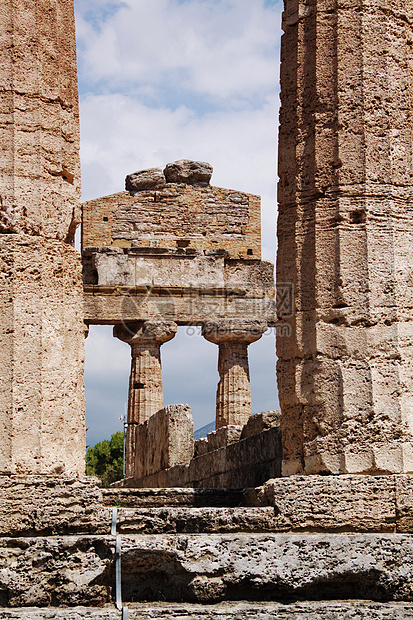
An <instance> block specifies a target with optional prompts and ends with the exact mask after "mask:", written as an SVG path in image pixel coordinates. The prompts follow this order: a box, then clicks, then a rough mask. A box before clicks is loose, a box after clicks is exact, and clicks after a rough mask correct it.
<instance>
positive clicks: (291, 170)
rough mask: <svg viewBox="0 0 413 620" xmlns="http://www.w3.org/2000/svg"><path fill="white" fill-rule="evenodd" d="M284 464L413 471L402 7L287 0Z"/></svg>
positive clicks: (405, 10)
mask: <svg viewBox="0 0 413 620" xmlns="http://www.w3.org/2000/svg"><path fill="white" fill-rule="evenodd" d="M283 30H284V34H283V37H282V54H281V55H282V66H281V101H282V105H281V114H280V141H279V174H280V184H279V218H278V256H277V281H278V282H280V283H281V284H282V286H285V285H287V286H288V285H290V286H293V288H294V296H295V308H296V311H295V314H294V316H293V317H292V318H289V319H286V321H289V323H290V326H291V333H292V336H291V337H290V338H289V337H285V336H284V337H279V338H277V353H278V358H279V362H278V383H279V393H280V404H281V409H282V419H281V430H282V437H283V454H284V463H283V474H284V475H288V474H297V473H308V474H311V473H333V474H339V473H391V472H394V473H398V472H412V471H413V435H412V430H413V398H412V394H413V364H412V359H413V357H412V353H413V268H412V248H413V217H412V204H413V202H412V178H413V177H412V172H413V169H412V162H413V148H412V147H413V141H412V126H413V125H412V109H413V97H412V92H413V91H412V48H411V41H412V39H413V4H412V3H411V2H402V1H401V0H380V1H379V0H361V1H358V2H352V1H347V0H338V1H337V0H322V1H321V0H309V1H308V0H285V12H284V14H283Z"/></svg>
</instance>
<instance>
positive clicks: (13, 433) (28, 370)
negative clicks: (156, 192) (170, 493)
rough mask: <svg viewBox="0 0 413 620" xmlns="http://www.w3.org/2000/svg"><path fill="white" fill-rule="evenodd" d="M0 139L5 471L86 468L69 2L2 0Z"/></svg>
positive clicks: (1, 461) (1, 447)
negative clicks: (75, 246) (76, 243)
mask: <svg viewBox="0 0 413 620" xmlns="http://www.w3.org/2000/svg"><path fill="white" fill-rule="evenodd" d="M0 147H1V148H0V233H1V234H0V317H1V320H0V436H1V442H0V474H10V473H11V474H15V473H21V474H56V473H62V474H63V473H64V474H69V475H73V474H75V475H84V472H85V461H84V458H85V449H86V430H85V419H84V388H83V362H84V324H83V287H82V272H81V262H80V256H79V253H78V252H76V251H75V249H74V247H73V246H72V244H73V240H74V233H75V230H76V226H77V225H78V224H79V223H80V219H81V205H80V160H79V113H78V91H77V76H76V43H75V20H74V10H73V0H42V2H40V1H39V0H24V1H17V0H1V3H0Z"/></svg>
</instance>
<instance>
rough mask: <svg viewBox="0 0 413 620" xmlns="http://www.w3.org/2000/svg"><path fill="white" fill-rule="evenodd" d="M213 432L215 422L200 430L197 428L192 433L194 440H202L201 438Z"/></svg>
mask: <svg viewBox="0 0 413 620" xmlns="http://www.w3.org/2000/svg"><path fill="white" fill-rule="evenodd" d="M214 430H215V420H214V421H213V422H210V423H209V424H207V425H206V426H203V427H202V428H198V430H197V431H194V439H202V437H206V436H207V435H208V433H212V431H214Z"/></svg>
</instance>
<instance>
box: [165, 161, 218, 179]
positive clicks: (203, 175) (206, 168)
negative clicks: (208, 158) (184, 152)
mask: <svg viewBox="0 0 413 620" xmlns="http://www.w3.org/2000/svg"><path fill="white" fill-rule="evenodd" d="M212 172H213V169H212V166H211V164H208V163H206V162H204V161H190V160H188V159H180V160H179V161H175V162H173V163H171V164H167V165H166V167H165V170H164V174H165V178H166V180H167V182H168V183H188V184H189V185H208V184H209V182H210V180H211V177H212Z"/></svg>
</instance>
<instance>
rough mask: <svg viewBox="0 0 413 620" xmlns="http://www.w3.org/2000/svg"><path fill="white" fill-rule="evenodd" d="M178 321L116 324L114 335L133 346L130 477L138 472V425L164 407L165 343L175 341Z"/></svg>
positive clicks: (128, 442) (128, 449)
mask: <svg viewBox="0 0 413 620" xmlns="http://www.w3.org/2000/svg"><path fill="white" fill-rule="evenodd" d="M176 330H177V325H176V323H173V322H167V321H138V322H136V323H128V324H122V325H115V327H114V328H113V335H114V336H116V338H119V339H120V340H123V342H127V343H129V344H130V346H131V355H132V360H131V373H130V377H129V398H128V428H127V435H126V476H132V475H133V472H134V458H135V448H136V438H135V427H136V425H137V424H143V422H146V420H148V419H149V418H150V417H151V416H152V415H154V414H155V413H156V412H157V411H159V410H160V409H162V408H163V406H164V405H163V392H162V366H161V345H162V344H163V343H164V342H168V340H172V338H173V337H174V336H175V334H176Z"/></svg>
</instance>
